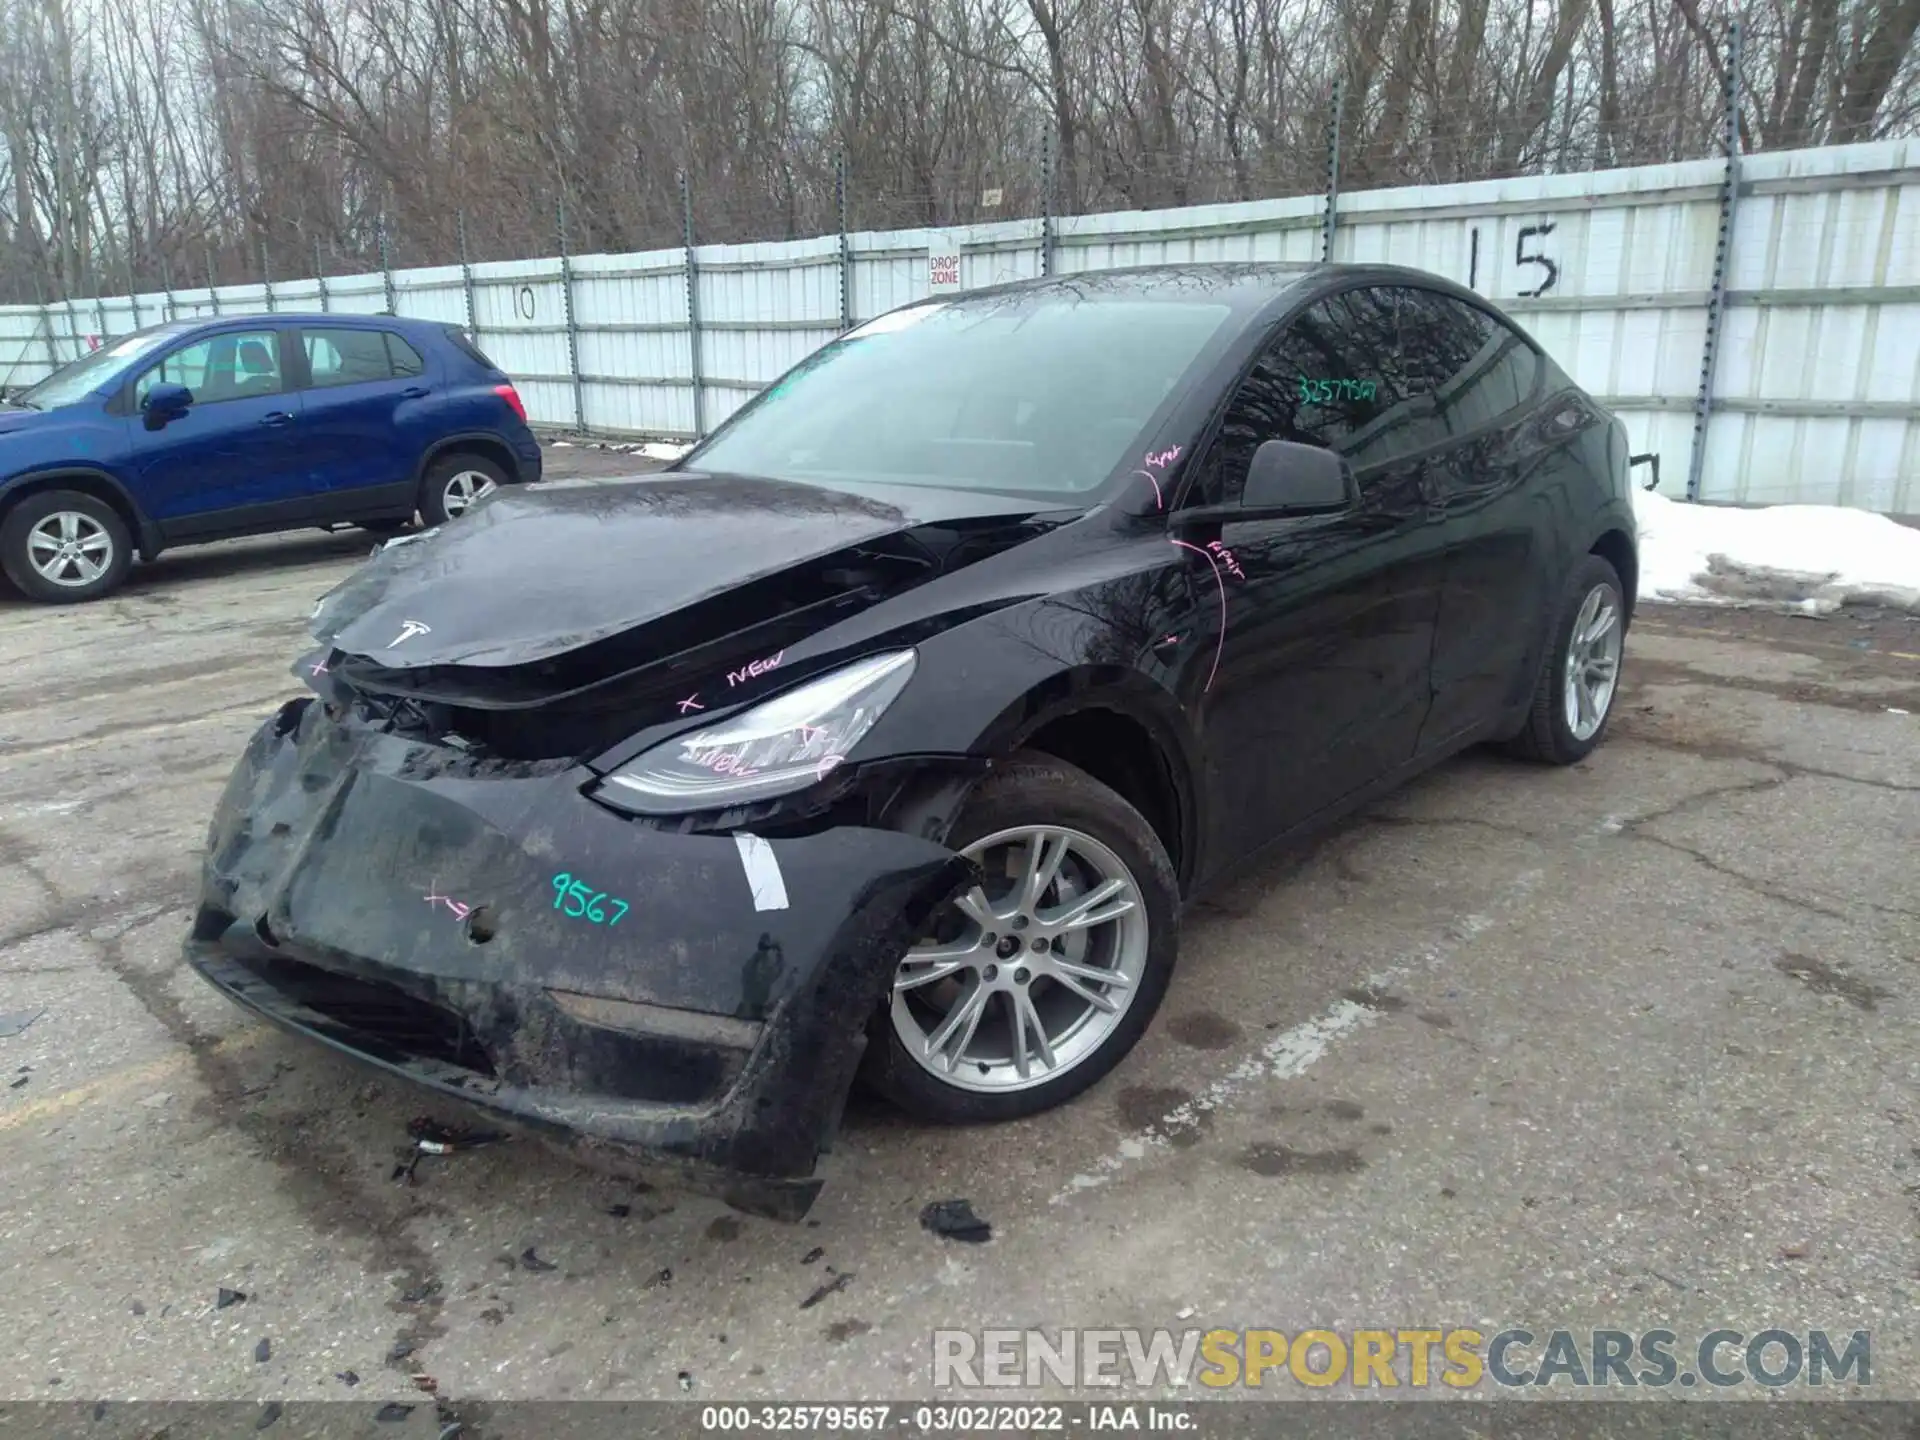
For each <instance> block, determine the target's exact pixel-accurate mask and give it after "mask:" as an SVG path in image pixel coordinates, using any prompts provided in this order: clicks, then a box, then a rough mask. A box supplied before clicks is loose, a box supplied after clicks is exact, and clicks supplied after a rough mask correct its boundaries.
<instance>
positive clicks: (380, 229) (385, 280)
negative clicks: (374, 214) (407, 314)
mask: <svg viewBox="0 0 1920 1440" xmlns="http://www.w3.org/2000/svg"><path fill="white" fill-rule="evenodd" d="M373 238H374V242H375V243H376V244H377V245H378V246H379V248H380V281H381V284H382V286H383V287H384V288H385V290H386V295H387V314H389V315H398V314H399V313H400V312H399V311H398V310H397V309H395V308H394V303H393V257H392V256H391V255H390V254H389V253H388V251H387V217H386V216H385V215H382V216H381V217H380V218H379V219H377V220H375V221H374V222H373Z"/></svg>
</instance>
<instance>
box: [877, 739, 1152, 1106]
mask: <svg viewBox="0 0 1920 1440" xmlns="http://www.w3.org/2000/svg"><path fill="white" fill-rule="evenodd" d="M947 843H948V844H950V845H951V846H953V848H955V849H956V850H959V851H960V852H961V853H963V854H965V855H966V856H967V857H968V858H970V859H972V860H974V861H976V862H978V863H979V865H980V867H981V868H982V870H984V871H985V872H986V883H985V884H984V885H980V886H976V887H975V888H974V889H972V890H970V891H968V892H967V893H965V894H963V895H962V896H961V897H960V898H959V899H958V900H957V901H956V902H955V903H954V904H952V905H951V906H949V907H947V910H946V912H945V913H944V914H942V915H940V916H938V917H936V921H935V926H934V929H933V932H932V933H931V934H930V935H929V936H928V937H927V938H926V939H925V940H923V941H922V942H921V943H920V944H918V945H916V946H914V948H913V949H911V950H909V951H908V952H907V954H906V956H905V957H904V958H903V959H902V960H901V962H900V965H899V968H898V969H897V971H896V972H895V975H894V979H893V988H892V994H891V995H890V996H889V997H888V999H887V1001H886V1002H885V1004H884V1005H883V1006H882V1008H881V1011H880V1013H879V1014H877V1015H876V1016H875V1017H874V1021H873V1034H872V1036H871V1039H870V1043H869V1045H868V1047H867V1064H866V1076H867V1079H868V1080H869V1082H870V1083H872V1084H873V1085H874V1087H875V1088H876V1089H878V1090H879V1091H880V1092H881V1093H882V1094H884V1095H886V1096H887V1097H888V1098H889V1099H891V1100H893V1101H894V1103H896V1104H897V1105H899V1106H900V1107H901V1108H902V1109H904V1110H906V1111H908V1112H909V1113H911V1114H913V1115H915V1116H918V1117H919V1118H921V1119H924V1120H932V1121H937V1122H943V1123H968V1122H978V1121H993V1120H1012V1119H1017V1118H1019V1117H1021V1116H1024V1115H1032V1114H1036V1113H1038V1112H1039V1111H1042V1110H1047V1109H1051V1108H1052V1107H1053V1106H1055V1105H1058V1104H1061V1103H1062V1102H1064V1101H1066V1100H1069V1099H1071V1098H1072V1097H1073V1096H1075V1095H1078V1094H1079V1093H1080V1092H1081V1091H1083V1090H1085V1089H1086V1088H1087V1087H1088V1086H1090V1085H1092V1084H1093V1083H1094V1082H1095V1081H1097V1080H1099V1079H1100V1078H1101V1077H1102V1076H1103V1075H1105V1074H1106V1073H1107V1072H1108V1071H1109V1070H1111V1069H1113V1067H1114V1066H1115V1065H1117V1064H1119V1063H1120V1061H1121V1059H1122V1058H1123V1057H1124V1056H1125V1055H1126V1054H1127V1052H1128V1051H1129V1050H1131V1049H1133V1047H1134V1044H1135V1043H1136V1042H1137V1041H1138V1040H1139V1038H1140V1036H1141V1034H1142V1033H1143V1032H1144V1031H1145V1030H1146V1028H1147V1025H1148V1023H1149V1022H1150V1021H1151V1020H1152V1019H1153V1016H1154V1012H1155V1011H1156V1010H1158V1009H1159V1007H1160V1001H1161V998H1162V996H1164V995H1165V994H1166V989H1167V982H1168V980H1169V979H1171V977H1172V974H1173V965H1174V959H1175V956H1176V954H1177V953H1178V948H1179V935H1178V925H1179V921H1178V914H1179V896H1178V882H1177V881H1176V880H1175V878H1174V873H1173V866H1172V863H1171V862H1170V861H1169V860H1168V858H1167V853H1166V848H1165V846H1163V845H1162V844H1161V843H1160V839H1159V837H1158V836H1157V835H1155V834H1154V832H1153V828H1152V827H1151V826H1150V825H1148V824H1147V822H1146V820H1145V819H1143V818H1142V817H1141V815H1140V813H1139V812H1138V811H1137V810H1135V809H1134V808H1133V807H1132V806H1131V805H1129V804H1128V803H1127V802H1126V801H1125V800H1124V799H1122V798H1121V797H1120V796H1119V795H1118V794H1116V793H1115V792H1114V791H1113V790H1111V789H1109V788H1108V787H1107V786H1105V785H1103V784H1101V783H1100V782H1099V781H1098V780H1095V779H1094V778H1093V777H1092V776H1090V775H1088V774H1086V773H1085V772H1084V771H1082V770H1079V769H1076V768H1075V767H1074V766H1072V765H1068V764H1066V763H1065V762H1064V761H1060V760H1055V759H1053V758H1052V757H1051V756H1046V755H1033V754H1030V755H1020V756H1016V757H1015V758H1014V759H1013V760H1011V761H1010V762H1008V763H1007V764H1006V765H1005V766H1004V767H1002V768H1001V769H1000V770H998V771H996V772H995V773H994V774H993V775H991V776H989V777H988V778H987V779H986V780H985V781H983V782H981V784H980V786H979V788H978V789H977V790H975V791H974V794H973V796H972V798H971V799H970V800H969V801H968V802H967V805H966V808H965V810H964V811H963V812H962V814H961V816H960V819H959V820H958V821H957V822H956V824H955V826H954V829H953V833H952V834H951V835H950V836H949V837H948V842H947Z"/></svg>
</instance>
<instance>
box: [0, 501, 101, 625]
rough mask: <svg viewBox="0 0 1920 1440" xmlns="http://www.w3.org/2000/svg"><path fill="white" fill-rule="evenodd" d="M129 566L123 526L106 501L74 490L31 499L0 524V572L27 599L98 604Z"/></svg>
mask: <svg viewBox="0 0 1920 1440" xmlns="http://www.w3.org/2000/svg"><path fill="white" fill-rule="evenodd" d="M132 564H133V543H132V538H131V537H130V536H129V535H128V534H127V527H126V523H125V522H124V521H123V520H121V518H120V516H119V515H118V514H117V513H116V512H115V510H114V508H113V507H112V506H111V505H109V504H107V503H106V501H104V500H99V499H96V498H94V497H93V496H91V495H87V494H83V493H82V492H80V491H78V490H45V491H42V492H41V493H40V494H38V495H29V496H27V498H26V499H24V500H22V501H21V502H20V503H19V504H17V505H15V506H14V507H13V508H12V509H11V510H9V511H8V512H7V517H6V520H5V522H4V523H0V568H4V569H5V570H6V572H7V578H8V579H9V580H11V581H12V582H13V583H14V585H15V587H16V588H18V589H19V591H20V593H21V594H23V595H25V596H26V597H27V598H28V599H30V600H39V601H41V602H43V603H46V604H53V605H71V604H76V603H78V602H79V601H82V600H98V599H99V598H100V597H101V596H103V595H106V594H109V593H110V592H112V591H114V590H117V589H119V588H120V584H121V582H122V581H124V580H125V579H126V578H127V570H128V568H129V567H130V566H131V565H132Z"/></svg>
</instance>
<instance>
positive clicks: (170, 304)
mask: <svg viewBox="0 0 1920 1440" xmlns="http://www.w3.org/2000/svg"><path fill="white" fill-rule="evenodd" d="M160 293H161V294H162V295H165V296H166V297H167V298H166V303H165V305H164V307H163V308H162V310H161V312H160V313H161V315H162V317H163V318H165V319H166V320H168V321H171V320H172V319H173V317H174V316H175V315H177V314H179V313H180V310H179V306H178V305H177V304H176V303H175V301H174V298H173V267H172V266H171V265H169V264H168V263H167V257H166V256H165V255H162V256H161V257H160Z"/></svg>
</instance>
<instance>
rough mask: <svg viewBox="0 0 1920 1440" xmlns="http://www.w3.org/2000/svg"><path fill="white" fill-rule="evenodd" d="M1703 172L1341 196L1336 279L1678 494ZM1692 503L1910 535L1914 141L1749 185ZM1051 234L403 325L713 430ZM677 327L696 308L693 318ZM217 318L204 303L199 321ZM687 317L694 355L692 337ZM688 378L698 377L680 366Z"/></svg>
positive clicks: (1263, 218)
mask: <svg viewBox="0 0 1920 1440" xmlns="http://www.w3.org/2000/svg"><path fill="white" fill-rule="evenodd" d="M1724 175H1725V166H1724V164H1723V163H1722V162H1720V161H1717V160H1704V161H1689V162H1684V163H1680V164H1674V165H1655V166H1643V167H1639V168H1635V169H1627V170H1611V171H1600V172H1594V173H1586V174H1577V175H1555V176H1529V177H1522V178H1516V179H1509V180H1492V181H1479V182H1474V183H1470V184H1464V185H1446V186H1423V187H1411V188H1406V189H1397V190H1379V191H1366V192H1356V193H1353V194H1347V195H1342V196H1341V197H1340V200H1339V207H1338V224H1337V227H1336V231H1335V242H1334V258H1335V259H1336V260H1343V261H1386V262H1391V263H1394V264H1403V265H1412V266H1416V267H1418V268H1421V269H1425V270H1431V271H1435V272H1437V273H1439V274H1442V275H1446V276H1448V277H1450V278H1452V279H1454V280H1457V281H1459V282H1460V283H1462V284H1466V285H1469V286H1471V287H1472V288H1473V289H1474V290H1476V291H1477V292H1478V293H1480V294H1482V295H1485V296H1487V297H1488V298H1490V299H1492V300H1495V301H1497V302H1499V303H1500V304H1501V305H1502V306H1503V307H1505V308H1506V309H1507V310H1508V311H1509V312H1510V313H1512V314H1513V315H1514V317H1515V318H1516V319H1517V320H1519V321H1520V322H1521V323H1522V324H1523V325H1525V326H1526V327H1527V329H1528V330H1530V331H1531V332H1532V334H1533V335H1534V336H1535V337H1536V338H1537V339H1538V340H1539V341H1540V342H1541V343H1542V344H1543V345H1544V346H1545V347H1546V348H1547V350H1548V351H1549V352H1551V353H1552V354H1553V355H1554V356H1555V357H1556V358H1557V359H1558V360H1559V361H1560V363H1561V364H1562V365H1563V366H1565V367H1566V369H1567V370H1568V371H1569V372H1570V373H1571V374H1572V375H1573V376H1574V378H1575V379H1576V380H1578V381H1579V382H1580V383H1581V384H1582V385H1584V386H1585V387H1586V388H1587V389H1589V390H1590V391H1592V392H1593V393H1594V394H1595V395H1596V396H1597V397H1599V398H1600V399H1601V400H1602V401H1603V402H1604V403H1606V404H1607V405H1609V406H1611V407H1612V408H1613V409H1615V410H1616V411H1617V412H1618V413H1619V414H1620V415H1621V417H1622V418H1623V419H1624V420H1625V422H1626V424H1627V427H1628V430H1629V432H1630V434H1631V436H1632V440H1633V448H1634V450H1636V451H1652V452H1655V453H1657V454H1659V455H1660V457H1661V475H1662V484H1661V488H1662V489H1663V490H1664V491H1667V492H1668V493H1671V494H1675V495H1681V494H1684V493H1685V491H1686V480H1687V468H1688V459H1689V455H1690V451H1691V448H1692V444H1693V433H1694V407H1695V403H1696V399H1697V396H1698V393H1699V387H1700V381H1701V363H1702V359H1703V352H1704V345H1705V338H1706V327H1707V313H1708V298H1709V296H1710V294H1711V290H1712V286H1713V281H1714V265H1715V253H1716V248H1717V245H1718V240H1719V221H1720V213H1721V210H1720V186H1721V182H1722V179H1723V177H1724ZM1741 176H1742V185H1741V193H1740V197H1739V200H1738V203H1737V205H1736V208H1735V216H1736V220H1735V226H1734V232H1733V236H1732V248H1731V257H1732V258H1731V266H1730V269H1729V272H1728V277H1727V287H1728V297H1727V298H1728V308H1727V311H1726V316H1725V320H1724V323H1723V328H1722V335H1721V344H1720V356H1719V362H1718V366H1717V369H1716V374H1715V387H1714V388H1715V397H1716V403H1715V406H1714V411H1713V415H1712V419H1711V424H1710V428H1709V432H1708V444H1707V448H1706V456H1705V467H1704V470H1703V473H1702V480H1701V498H1702V499H1705V500H1715V501H1731V502H1743V503H1780V502H1785V501H1800V502H1813V503H1836V504H1842V505H1850V506H1857V507H1861V508H1865V509H1872V510H1880V511H1887V512H1893V513H1905V514H1914V513H1920V142H1910V141H1887V142H1877V143H1873V144H1867V145H1850V146H1835V147H1828V148H1824V149H1817V150H1803V151H1786V152H1780V153H1769V154H1762V155H1755V156H1749V157H1747V158H1745V159H1744V160H1743V161H1742V162H1741ZM1324 206H1325V202H1324V199H1323V197H1320V196H1301V197H1294V198H1290V199H1282V200H1264V201H1254V202H1250V203H1246V204H1231V205H1206V206H1194V207H1189V208H1186V209H1180V210H1156V211H1131V212H1120V213H1114V214H1105V215H1085V216H1065V217H1059V218H1056V219H1055V220H1054V221H1053V224H1052V241H1051V246H1050V249H1049V255H1050V259H1051V268H1052V270H1053V272H1054V273H1056V274H1063V273H1073V272H1079V271H1094V270H1104V269H1110V268H1114V267H1117V266H1125V265H1141V264H1152V263H1157V262H1161V261H1182V260H1192V261H1206V260H1314V259H1317V258H1318V257H1319V254H1320V245H1321V224H1322V218H1323V213H1324ZM1042 234H1043V225H1042V222H1041V221H1039V220H1016V221H1001V222H996V223H993V224H986V225H975V226H968V227H962V228H960V229H958V230H953V231H927V230H896V231H889V232H884V233H881V232H864V233H856V234H852V235H849V236H847V237H846V240H845V250H844V260H843V250H842V240H841V237H839V236H837V235H830V236H824V237H820V238H817V239H812V240H801V241H792V242H786V243H766V244H748V245H701V246H697V247H696V248H695V249H694V251H693V254H692V267H691V274H690V273H689V266H688V255H687V252H686V251H685V250H682V249H669V250H653V251H646V252H642V253H638V254H630V255H584V256H574V257H572V258H571V259H566V260H562V259H559V258H549V259H541V260H523V261H505V262H497V263H491V264H484V265H475V266H473V267H471V269H470V270H468V271H463V270H462V269H461V267H459V266H457V265H454V266H438V267H434V268H431V269H423V270H401V271H395V272H393V274H392V276H391V281H390V284H391V296H392V305H393V308H394V310H395V311H396V312H397V313H399V314H401V315H410V316H418V317H422V318H430V319H436V320H442V321H446V322H448V323H450V324H457V325H463V326H465V327H466V328H467V329H468V330H469V331H470V332H471V333H472V334H473V336H474V338H475V339H476V341H477V342H478V343H479V344H480V345H481V346H482V348H484V349H485V350H486V351H487V352H488V354H490V355H491V356H492V357H493V358H494V360H495V361H496V362H497V363H498V364H499V365H500V366H501V368H502V369H504V370H505V371H507V373H508V374H510V375H512V376H513V377H514V379H515V382H516V384H517V385H518V386H519V388H520V391H521V394H522V396H523V397H524V399H525V401H526V404H527V409H528V412H529V414H530V415H531V417H532V418H533V419H534V420H535V421H536V422H537V423H539V424H542V425H546V426H552V427H556V428H561V429H569V430H570V429H574V428H584V429H585V430H587V431H588V432H591V433H595V434H602V435H609V436H652V437H680V438H687V437H691V436H693V435H694V434H695V433H696V432H697V431H698V430H705V431H711V430H712V429H713V428H714V427H715V426H716V425H718V424H719V423H720V422H721V421H722V420H724V419H725V418H726V416H727V415H729V414H731V413H732V412H733V411H734V410H735V409H737V408H738V407H739V406H740V405H742V404H744V403H745V402H746V401H747V400H748V399H750V398H751V397H752V395H753V394H754V392H755V391H756V390H758V389H759V388H761V387H762V386H764V385H766V384H768V383H770V382H771V381H773V380H774V379H776V378H778V376H779V375H780V374H781V373H782V372H783V371H785V370H786V369H787V368H788V367H789V366H791V365H793V364H794V363H796V362H797V361H799V360H800V359H802V358H803V357H805V356H806V355H807V354H808V353H810V352H811V351H812V350H814V349H815V348H817V347H818V346H820V345H822V344H825V343H826V342H828V341H830V340H831V339H833V337H834V336H835V335H836V334H838V333H839V332H840V330H841V328H842V324H843V320H844V319H846V318H851V320H852V321H853V322H854V323H858V322H859V321H861V320H865V319H869V318H871V317H872V316H874V315H878V314H881V313H883V312H885V311H886V310H889V309H891V308H893V307H894V306H896V305H901V304H905V303H906V302H908V301H911V300H915V299H919V298H921V297H923V296H925V295H927V294H928V293H929V275H928V253H929V247H930V246H936V245H937V246H939V247H940V248H942V249H947V250H950V249H952V248H955V247H957V248H958V250H959V253H960V254H961V267H960V273H961V282H962V284H963V285H965V286H966V287H968V288H973V287H978V286H983V285H991V284H997V283H1000V282H1003V281H1007V280H1016V279H1024V278H1027V277H1030V276H1034V275H1038V274H1040V273H1041V269H1042ZM388 295H389V279H388V277H386V276H383V275H380V274H377V273H376V274H370V275H351V276H333V277H329V278H328V279H327V280H325V281H324V282H319V281H316V280H313V279H302V280H288V281H276V282H274V284H273V286H272V287H271V294H269V290H268V287H266V286H264V285H236V286H223V287H221V288H220V289H219V290H217V291H215V292H212V293H209V292H208V291H206V290H190V291H175V292H173V293H172V294H171V295H161V294H145V295H139V296H131V297H129V296H118V297H114V296H106V297H101V298H99V299H77V300H73V301H70V302H69V301H60V302H56V303H54V304H52V305H48V306H46V307H44V308H42V307H37V306H15V307H0V385H21V384H25V383H28V382H30V381H31V380H33V379H35V378H38V377H39V376H40V375H43V374H45V373H47V371H48V370H49V369H50V368H51V366H52V365H53V364H54V363H56V362H58V363H65V362H66V361H68V360H71V359H73V358H74V357H75V356H76V355H78V354H81V353H84V351H85V350H86V349H87V348H88V347H89V345H90V344H91V343H96V342H97V341H98V340H100V339H103V338H106V337H110V336H113V335H118V334H123V333H125V332H127V331H129V330H132V329H135V328H137V327H138V326H140V325H148V324H153V323H156V322H158V321H160V320H162V319H165V318H170V317H175V316H193V315H200V316H210V315H212V314H214V313H215V311H216V308H217V310H218V312H219V313H221V314H251V313H264V312H266V311H268V310H269V309H273V310H280V311H287V310H300V311H314V310H323V309H324V310H333V311H350V312H354V313H374V314H377V313H380V312H382V311H384V310H385V309H386V308H387V305H388ZM690 301H691V306H690ZM216 302H217V306H216ZM690 314H697V318H698V332H697V344H696V343H695V332H694V331H693V330H692V329H691V328H690V325H689V317H690ZM696 361H697V363H696Z"/></svg>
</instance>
